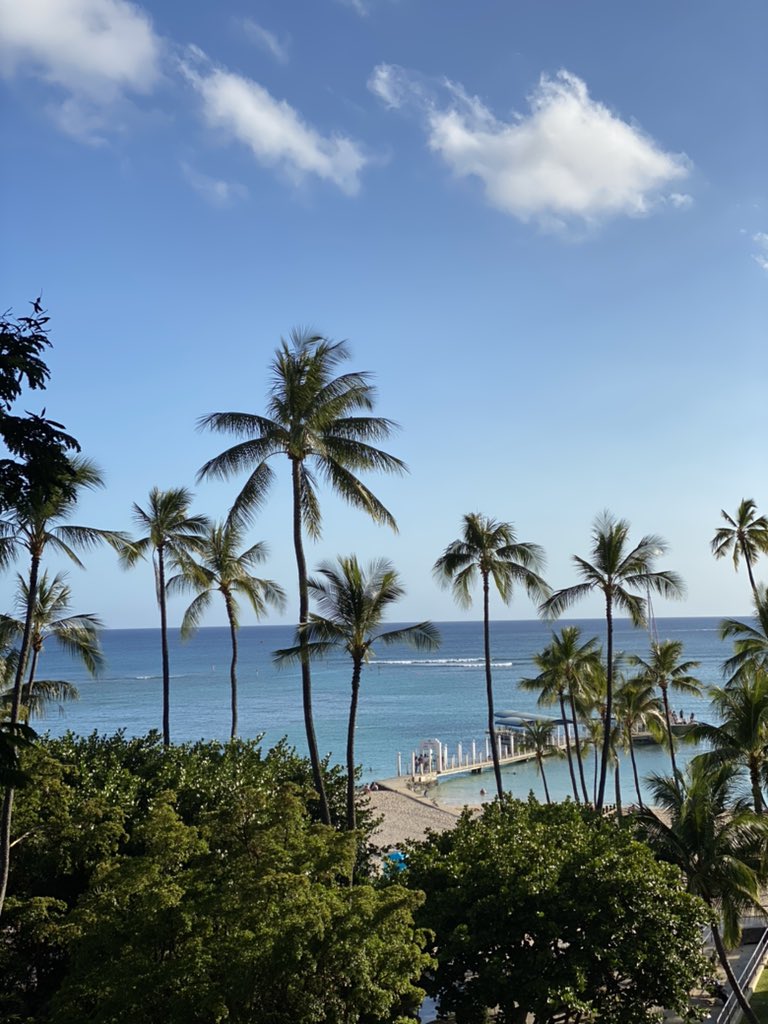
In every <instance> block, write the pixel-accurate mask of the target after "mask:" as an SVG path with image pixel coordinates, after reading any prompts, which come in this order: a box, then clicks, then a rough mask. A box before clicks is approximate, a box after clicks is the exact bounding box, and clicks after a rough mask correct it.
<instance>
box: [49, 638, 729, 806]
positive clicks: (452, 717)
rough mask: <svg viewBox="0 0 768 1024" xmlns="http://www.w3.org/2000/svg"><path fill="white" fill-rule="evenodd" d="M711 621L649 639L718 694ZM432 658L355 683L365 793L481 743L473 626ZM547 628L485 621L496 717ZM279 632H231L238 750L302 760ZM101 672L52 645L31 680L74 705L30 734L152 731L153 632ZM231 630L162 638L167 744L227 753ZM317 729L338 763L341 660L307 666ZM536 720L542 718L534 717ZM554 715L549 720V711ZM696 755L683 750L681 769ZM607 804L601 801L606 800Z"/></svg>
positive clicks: (528, 770)
mask: <svg viewBox="0 0 768 1024" xmlns="http://www.w3.org/2000/svg"><path fill="white" fill-rule="evenodd" d="M719 621H720V620H719V619H716V618H664V619H659V620H657V623H656V628H657V631H658V636H659V639H662V640H663V639H673V640H682V641H683V643H684V645H685V646H684V653H685V657H686V658H692V659H694V660H697V661H699V662H700V665H699V668H698V669H697V670H696V671H697V674H698V676H699V678H700V679H701V681H702V683H703V684H704V685H717V684H719V683H721V682H722V676H721V665H722V661H723V659H724V657H727V655H728V654H729V653H730V651H729V647H728V646H727V645H726V644H724V643H723V642H722V641H721V640H720V639H719V636H718V623H719ZM570 624H573V625H578V626H580V627H581V629H582V633H583V637H584V639H586V638H587V637H590V636H597V637H598V638H600V639H601V640H602V638H603V636H604V631H605V625H604V623H603V621H602V620H599V619H570V620H561V621H559V622H558V623H557V624H556V628H557V629H558V630H559V629H560V628H561V627H562V626H563V625H570ZM438 627H439V629H440V632H441V635H442V644H441V646H440V649H439V650H438V651H436V652H432V653H428V654H427V653H421V652H418V651H413V650H411V649H410V648H395V647H390V648H382V649H381V652H380V654H379V656H378V657H376V658H375V659H374V660H373V661H372V663H371V664H370V665H369V666H368V667H367V668H366V669H365V670H364V675H363V685H362V693H361V699H360V708H359V714H358V729H357V741H356V742H357V753H358V761H359V762H360V764H361V765H362V767H363V778H364V779H365V780H370V779H376V778H379V779H381V778H387V777H389V776H392V775H394V774H395V773H396V765H397V753H398V751H400V752H401V753H402V755H403V764H404V765H406V764H408V763H409V759H410V751H411V750H412V749H415V748H417V747H418V745H419V743H420V742H421V741H422V740H424V739H427V738H432V737H435V738H438V739H440V740H441V741H442V742H443V743H447V744H448V745H449V747H450V749H451V751H454V750H455V747H456V744H457V742H461V743H462V744H463V746H464V749H465V750H467V749H469V746H470V744H471V741H472V740H473V739H474V740H475V741H476V742H477V743H478V747H480V746H481V745H482V744H483V742H484V734H485V719H486V711H485V677H484V672H483V658H482V625H481V623H479V622H446V623H439V624H438ZM551 633H552V625H551V624H547V623H543V622H540V621H538V620H532V621H512V622H502V621H499V622H494V623H492V627H491V644H492V652H493V672H494V690H495V695H496V708H497V710H503V709H515V710H519V711H531V712H534V711H535V710H536V694H532V693H525V692H523V691H521V690H520V689H519V688H518V686H517V682H518V680H519V679H520V678H522V677H525V676H532V675H535V674H536V670H535V667H534V665H533V662H532V658H533V656H534V654H536V653H537V652H538V651H540V650H541V649H542V647H544V645H545V644H546V643H547V642H548V641H549V639H550V637H551ZM292 638H293V628H292V627H290V626H250V627H244V628H243V629H242V630H241V631H240V662H239V671H238V676H239V680H240V702H239V705H240V734H241V736H243V737H246V738H252V737H256V736H258V735H260V734H264V742H265V743H266V744H268V745H272V744H273V743H275V742H277V741H278V740H279V739H280V738H281V737H283V736H285V737H287V739H288V740H289V742H290V743H292V744H293V745H295V746H296V748H297V749H298V750H299V751H300V752H305V751H306V740H305V734H304V718H303V713H302V705H301V683H300V677H299V670H298V668H283V669H278V668H276V667H274V666H273V664H272V652H273V651H274V650H276V649H277V648H279V647H286V646H289V645H290V644H291V643H292ZM102 646H103V650H104V654H105V657H106V668H105V670H104V671H103V673H102V674H101V676H100V677H99V678H98V679H91V678H90V677H89V676H88V675H87V673H86V672H85V670H84V669H82V668H81V667H80V666H79V665H77V664H76V663H75V662H73V661H71V660H70V659H69V658H68V657H67V656H66V655H64V654H63V652H61V651H59V650H57V649H56V646H55V644H53V643H52V642H49V645H48V646H47V647H46V649H45V651H44V653H43V656H42V658H41V662H40V669H39V673H38V675H39V677H40V678H48V679H67V680H69V681H70V682H73V683H75V684H76V685H77V686H78V688H79V690H80V700H79V701H78V702H77V703H69V704H66V705H65V706H64V707H63V708H62V709H61V711H60V712H59V711H58V710H57V709H56V708H52V709H51V710H49V712H48V715H47V717H46V719H44V720H43V721H39V722H37V723H36V727H37V728H38V729H40V730H48V731H49V732H50V733H51V734H52V735H61V734H62V733H64V732H65V731H66V730H68V729H71V730H73V731H74V732H77V733H82V734H87V733H90V732H92V731H93V730H96V731H98V732H100V733H112V732H114V731H115V730H117V729H124V730H125V731H126V733H127V734H129V735H136V734H141V733H144V732H147V731H148V730H149V729H152V728H155V729H159V728H160V727H161V715H162V681H161V675H160V633H159V630H156V629H129V630H122V629H111V630H106V631H105V632H104V634H103V639H102ZM648 646H649V639H648V634H647V632H645V631H643V630H637V629H634V628H633V627H632V626H631V625H630V624H629V622H628V621H624V620H619V621H618V622H617V623H616V627H615V647H616V649H617V650H625V651H627V652H633V653H637V654H640V655H643V656H645V655H647V653H648ZM229 659H230V650H229V630H228V629H227V628H224V627H222V628H207V629H201V630H200V631H199V632H198V633H197V635H196V636H195V637H193V638H192V639H191V640H189V641H187V642H182V641H181V640H180V639H179V636H178V632H177V631H175V630H174V631H171V637H170V664H171V731H172V738H173V739H174V741H179V742H180V741H184V740H196V739H200V738H206V739H220V740H224V739H226V738H227V737H228V735H229ZM313 691H314V712H315V726H316V731H317V737H318V744H319V746H320V750H321V751H323V752H330V754H331V755H332V758H333V759H334V760H339V761H341V760H343V758H344V750H345V742H346V723H347V714H348V706H349V691H350V668H349V661H348V659H347V658H346V656H344V655H343V654H341V653H340V654H338V655H337V656H334V657H332V658H328V659H327V660H325V661H322V662H317V663H316V664H315V666H314V669H313ZM673 700H674V706H675V707H676V708H677V709H678V710H680V709H681V708H682V709H684V710H685V712H686V715H687V714H689V713H690V712H691V711H693V712H694V713H695V715H696V718H697V719H700V720H701V719H707V717H708V701H707V699H706V698H701V699H694V698H689V697H686V698H682V699H681V698H679V697H677V698H673ZM544 713H550V712H549V709H544ZM552 713H555V712H554V711H553V712H552ZM693 752H695V751H694V750H693V749H691V748H686V747H683V748H682V749H681V755H680V756H681V759H682V760H683V761H684V760H685V759H686V758H687V757H689V756H692V754H693ZM638 760H639V762H640V770H641V772H643V773H646V772H651V771H661V772H665V771H668V755H667V754H665V753H664V752H663V751H661V750H660V749H659V748H654V747H651V748H641V749H640V750H639V751H638ZM546 765H547V768H546V770H547V775H548V781H549V784H550V789H551V790H552V793H553V796H556V797H563V796H565V795H566V793H567V792H568V786H569V781H568V774H567V767H566V764H565V762H564V761H555V760H553V759H549V760H548V761H547V763H546ZM505 776H506V785H507V787H508V788H509V789H510V790H511V791H513V792H514V793H515V794H517V795H519V796H523V797H524V796H527V794H528V791H529V790H531V789H533V791H534V792H535V793H536V794H537V795H539V796H541V797H542V798H543V788H542V786H541V782H540V779H539V778H538V775H537V772H536V769H535V766H534V765H533V764H526V765H518V766H516V767H515V768H512V767H508V768H506V769H505ZM481 787H484V788H486V789H489V790H491V789H492V788H493V787H492V780H491V779H490V777H489V776H487V775H483V776H482V777H480V776H467V777H460V778H457V779H453V780H450V781H445V782H443V783H441V784H440V786H439V798H440V799H441V800H445V801H447V802H451V803H459V804H461V803H464V802H470V803H474V802H478V801H479V800H480V799H481V797H480V794H479V791H480V788H481ZM622 790H623V792H624V795H625V799H627V800H629V801H631V800H632V780H631V776H630V770H629V765H627V766H626V767H625V768H623V769H622ZM611 792H612V791H611Z"/></svg>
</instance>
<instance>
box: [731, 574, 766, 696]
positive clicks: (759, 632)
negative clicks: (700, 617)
mask: <svg viewBox="0 0 768 1024" xmlns="http://www.w3.org/2000/svg"><path fill="white" fill-rule="evenodd" d="M753 622H754V625H751V626H750V625H749V623H747V622H741V621H740V620H739V619H723V621H722V622H721V623H720V637H721V639H723V640H728V639H730V640H733V654H732V655H731V657H730V658H728V659H727V660H726V661H725V662H724V663H723V671H724V673H725V674H726V675H729V676H730V678H729V684H730V683H732V682H735V681H736V680H737V679H738V677H739V676H740V675H741V673H742V672H743V671H745V670H747V671H749V670H751V669H752V668H754V667H756V666H757V667H760V668H764V669H768V587H760V586H758V588H757V591H756V593H755V617H754V620H753ZM727 685H728V684H727Z"/></svg>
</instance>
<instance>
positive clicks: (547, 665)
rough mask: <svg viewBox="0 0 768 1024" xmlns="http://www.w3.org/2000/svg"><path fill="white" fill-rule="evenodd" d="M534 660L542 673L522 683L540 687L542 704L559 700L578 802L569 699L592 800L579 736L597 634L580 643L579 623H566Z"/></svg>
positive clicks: (597, 652) (596, 660) (584, 790)
mask: <svg viewBox="0 0 768 1024" xmlns="http://www.w3.org/2000/svg"><path fill="white" fill-rule="evenodd" d="M534 663H535V664H536V666H537V667H538V668H539V669H540V670H541V671H540V673H539V675H538V676H536V677H535V678H533V679H521V680H520V686H521V687H522V689H524V690H540V691H541V695H540V697H539V704H553V703H554V702H555V701H558V702H559V704H560V715H561V717H562V720H563V728H564V730H565V749H566V754H567V756H568V767H569V769H570V773H571V783H572V786H573V795H574V798H575V800H576V801H577V802H578V800H579V795H578V791H577V788H576V778H575V774H574V769H573V761H572V757H571V744H570V738H569V733H568V716H567V714H566V710H565V700H566V698H567V699H568V702H569V706H570V714H571V719H570V720H571V722H572V723H573V739H574V749H575V753H576V762H577V764H578V768H579V778H580V782H581V792H582V796H583V798H584V803H589V794H588V792H587V783H586V779H585V776H584V763H583V758H582V751H581V740H580V738H579V720H580V718H581V715H580V714H579V710H578V704H579V703H580V702H581V701H582V700H583V698H584V696H585V695H586V693H587V688H588V683H589V681H590V680H591V678H592V676H594V674H595V672H597V671H599V666H600V648H599V646H598V642H597V638H595V637H593V638H592V639H590V640H587V641H586V642H585V643H581V630H580V629H579V628H578V626H566V627H565V628H564V629H563V630H561V632H560V634H559V635H558V634H557V633H553V634H552V641H551V643H550V644H548V645H547V647H546V648H545V649H544V650H543V651H542V652H541V654H539V655H536V657H535V658H534Z"/></svg>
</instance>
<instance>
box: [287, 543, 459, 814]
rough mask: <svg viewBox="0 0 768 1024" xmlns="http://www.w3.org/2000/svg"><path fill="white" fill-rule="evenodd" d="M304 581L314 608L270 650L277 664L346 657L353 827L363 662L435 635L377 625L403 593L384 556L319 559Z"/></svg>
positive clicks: (424, 646) (434, 639) (427, 647)
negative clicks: (364, 561)
mask: <svg viewBox="0 0 768 1024" xmlns="http://www.w3.org/2000/svg"><path fill="white" fill-rule="evenodd" d="M307 585H308V587H309V591H310V594H311V595H312V597H313V598H314V601H315V605H316V607H317V608H318V609H319V610H318V611H317V612H313V613H312V614H311V615H310V617H309V622H308V623H307V624H306V625H305V626H303V627H300V629H299V631H298V632H299V636H298V637H297V641H298V642H297V644H296V645H295V646H294V647H291V648H285V649H284V650H280V651H276V652H275V658H276V660H277V662H278V664H285V663H290V662H295V661H300V660H301V658H302V657H305V656H307V655H308V656H309V657H310V658H322V657H324V656H325V655H327V654H329V653H332V652H333V651H336V650H338V649H339V648H341V649H342V650H345V651H346V652H347V654H348V655H349V657H350V659H351V661H352V684H351V685H352V696H351V699H350V705H349V723H348V726H347V828H348V829H350V830H351V829H354V828H356V827H357V794H356V791H355V780H356V777H357V761H356V760H355V727H356V723H357V708H358V702H359V699H360V684H361V682H362V676H363V666H364V665H365V664H366V663H367V662H369V661H370V660H371V658H372V657H373V655H374V653H375V648H376V647H377V646H379V645H381V646H389V645H392V644H407V645H410V646H412V647H415V648H417V649H418V650H422V651H431V650H434V649H435V648H436V647H438V646H439V645H440V634H439V633H438V631H437V629H436V628H435V627H434V626H433V625H432V623H431V622H418V623H416V625H414V626H402V627H399V628H395V629H383V628H382V623H383V619H384V615H385V614H386V612H387V610H388V608H389V606H390V605H392V604H394V603H395V601H398V600H399V599H400V598H401V597H402V596H403V595H404V593H405V589H404V587H403V585H402V583H401V582H400V577H399V575H398V573H397V570H396V569H395V568H394V566H393V565H392V563H391V562H388V561H387V560H386V559H380V560H379V561H377V562H372V563H371V564H370V565H369V566H367V567H363V566H361V565H360V563H359V562H358V560H357V558H356V557H355V555H349V556H346V557H340V558H339V559H338V560H337V562H336V563H332V562H324V563H323V564H322V565H320V567H319V568H318V570H317V575H316V576H314V577H312V578H311V579H310V580H308V581H307ZM302 633H303V637H302V635H301V634H302ZM302 641H303V642H302Z"/></svg>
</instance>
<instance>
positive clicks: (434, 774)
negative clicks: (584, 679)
mask: <svg viewBox="0 0 768 1024" xmlns="http://www.w3.org/2000/svg"><path fill="white" fill-rule="evenodd" d="M499 747H500V749H499V764H500V765H501V767H502V768H503V767H505V766H506V765H510V764H519V763H520V762H521V761H533V760H535V759H536V751H535V750H533V749H532V748H530V747H528V746H525V745H524V744H522V743H521V742H520V740H519V738H516V737H514V736H512V735H510V734H506V735H500V736H499ZM563 750H565V738H564V737H563V736H558V737H557V738H556V740H555V742H554V743H552V744H551V745H550V746H548V747H547V748H546V750H545V752H544V755H543V756H544V757H547V756H549V755H551V754H558V753H561V752H562V751H563ZM487 771H493V758H492V757H491V752H490V747H489V745H488V742H487V740H486V743H485V750H478V745H477V744H476V743H475V742H474V740H473V741H472V744H471V748H470V749H469V750H465V749H463V748H462V744H461V743H458V744H457V745H456V750H455V751H454V752H453V753H451V752H450V750H449V749H448V745H447V744H443V743H441V742H440V740H437V739H432V740H425V741H424V742H423V743H422V744H421V748H420V750H418V751H416V750H414V751H412V752H411V754H410V757H409V763H408V766H407V769H404V765H403V757H402V754H401V753H400V752H399V751H398V754H397V778H398V779H402V778H404V777H405V778H406V779H409V780H410V781H411V782H415V783H423V784H424V785H430V784H431V783H434V782H439V781H440V779H444V778H449V777H451V776H453V775H467V774H472V775H479V774H480V773H481V772H487ZM391 781H392V780H385V784H386V782H391Z"/></svg>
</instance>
